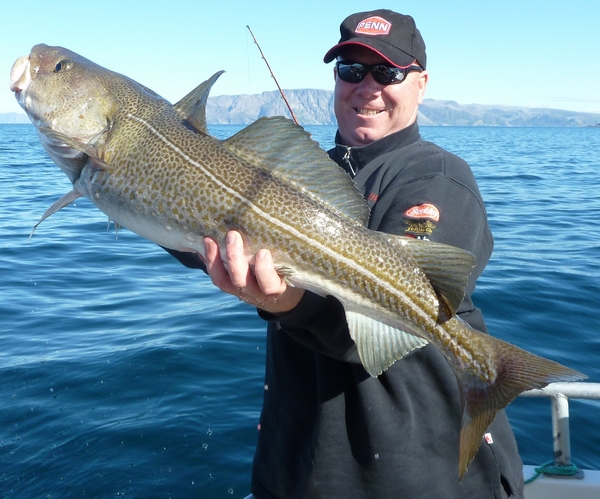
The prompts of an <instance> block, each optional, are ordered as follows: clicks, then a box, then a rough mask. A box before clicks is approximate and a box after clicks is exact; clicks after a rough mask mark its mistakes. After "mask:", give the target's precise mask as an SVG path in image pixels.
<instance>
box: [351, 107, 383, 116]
mask: <svg viewBox="0 0 600 499" xmlns="http://www.w3.org/2000/svg"><path fill="white" fill-rule="evenodd" d="M356 112H357V113H358V114H360V115H361V116H376V115H378V114H379V113H381V111H377V110H376V109H362V108H357V109H356Z"/></svg>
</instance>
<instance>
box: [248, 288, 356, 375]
mask: <svg viewBox="0 0 600 499" xmlns="http://www.w3.org/2000/svg"><path fill="white" fill-rule="evenodd" d="M258 313H259V316H260V317H261V318H263V319H264V320H266V321H269V322H273V323H276V324H275V325H276V327H277V326H278V328H279V329H280V331H278V333H279V334H288V335H289V336H290V337H292V338H293V339H294V340H296V341H297V342H298V343H300V344H301V345H303V346H305V347H307V348H310V349H311V350H314V351H316V352H319V353H321V354H324V355H327V356H329V357H333V358H335V359H338V360H342V361H346V362H354V363H357V364H360V358H359V357H358V351H357V350H356V345H355V344H354V341H352V339H351V338H350V333H349V332H348V324H347V322H346V314H345V312H344V307H343V306H342V304H341V303H340V302H339V301H338V300H337V299H336V298H334V297H333V296H319V295H317V294H315V293H312V292H310V291H307V292H306V293H304V296H303V297H302V300H301V301H300V303H299V304H298V305H297V306H296V307H295V308H294V309H293V310H291V311H289V312H287V313H285V314H280V315H274V314H270V313H268V312H265V311H264V310H259V312H258Z"/></svg>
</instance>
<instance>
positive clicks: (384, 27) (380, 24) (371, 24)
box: [354, 16, 392, 35]
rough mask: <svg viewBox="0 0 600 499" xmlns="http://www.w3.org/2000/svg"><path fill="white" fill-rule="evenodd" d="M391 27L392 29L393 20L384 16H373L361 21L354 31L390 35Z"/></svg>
mask: <svg viewBox="0 0 600 499" xmlns="http://www.w3.org/2000/svg"><path fill="white" fill-rule="evenodd" d="M390 29H392V23H391V22H389V21H386V20H385V19H384V18H383V17H379V16H373V17H368V18H367V19H363V20H362V21H361V22H359V23H358V26H356V29H355V30H354V32H355V33H360V34H361V35H389V33H390Z"/></svg>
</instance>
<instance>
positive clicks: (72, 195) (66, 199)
mask: <svg viewBox="0 0 600 499" xmlns="http://www.w3.org/2000/svg"><path fill="white" fill-rule="evenodd" d="M80 197H81V194H79V193H78V192H77V191H75V190H72V191H70V192H68V193H67V194H65V195H64V196H63V197H61V198H60V199H59V200H58V201H56V202H55V203H54V204H53V205H52V206H50V208H48V209H47V210H46V212H45V213H44V214H43V215H42V218H40V221H39V222H38V223H36V224H35V225H34V226H33V229H32V231H31V234H29V239H31V236H33V233H34V232H35V229H37V226H38V225H40V224H41V223H42V222H43V221H44V220H46V219H47V218H48V217H49V216H50V215H53V214H54V213H56V212H57V211H58V210H61V209H62V208H64V207H65V206H69V205H70V204H71V203H72V202H73V201H75V200H76V199H77V198H80Z"/></svg>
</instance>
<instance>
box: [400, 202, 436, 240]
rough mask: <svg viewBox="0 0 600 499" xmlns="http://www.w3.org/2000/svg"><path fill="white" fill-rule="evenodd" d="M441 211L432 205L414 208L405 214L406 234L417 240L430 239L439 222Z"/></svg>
mask: <svg viewBox="0 0 600 499" xmlns="http://www.w3.org/2000/svg"><path fill="white" fill-rule="evenodd" d="M439 220H440V210H438V209H437V208H436V207H435V206H434V205H432V204H430V203H424V204H420V205H418V206H412V207H411V208H409V209H408V210H406V211H405V212H404V221H405V223H406V229H405V233H406V235H407V236H409V237H414V238H416V239H429V236H431V234H432V233H433V231H434V229H435V228H436V227H437V225H436V224H435V223H434V222H439Z"/></svg>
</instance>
